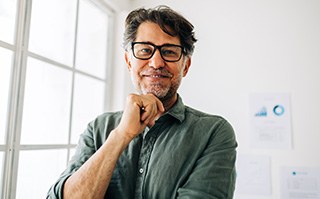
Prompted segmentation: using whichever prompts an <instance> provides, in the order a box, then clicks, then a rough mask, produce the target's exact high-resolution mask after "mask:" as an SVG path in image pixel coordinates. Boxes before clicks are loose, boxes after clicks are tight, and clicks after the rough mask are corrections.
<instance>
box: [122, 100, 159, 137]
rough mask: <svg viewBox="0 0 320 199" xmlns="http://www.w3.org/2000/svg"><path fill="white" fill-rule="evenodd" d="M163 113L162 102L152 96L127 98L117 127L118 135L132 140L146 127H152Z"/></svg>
mask: <svg viewBox="0 0 320 199" xmlns="http://www.w3.org/2000/svg"><path fill="white" fill-rule="evenodd" d="M164 111H165V109H164V107H163V104H162V102H161V101H160V100H159V99H158V98H157V97H155V96H154V95H153V94H146V95H136V94H130V95H129V96H128V97H127V102H126V107H125V109H124V112H123V115H122V118H121V121H120V124H119V126H118V127H117V128H116V130H117V132H118V133H121V134H122V135H124V136H125V137H127V138H129V139H130V140H132V139H133V138H134V137H136V136H137V135H139V134H140V133H141V132H142V131H143V130H144V129H145V127H146V126H147V125H150V126H153V125H154V123H155V120H157V119H158V118H159V117H160V116H161V115H162V113H163V112H164Z"/></svg>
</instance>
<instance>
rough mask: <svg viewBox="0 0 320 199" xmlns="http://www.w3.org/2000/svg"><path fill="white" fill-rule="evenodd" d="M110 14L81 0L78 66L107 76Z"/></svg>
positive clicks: (83, 69) (98, 74) (89, 71)
mask: <svg viewBox="0 0 320 199" xmlns="http://www.w3.org/2000/svg"><path fill="white" fill-rule="evenodd" d="M107 25H108V16H107V15H106V13H103V12H102V11H101V10H100V9H99V8H97V7H96V6H94V5H92V4H91V3H90V2H87V1H80V10H79V23H78V39H77V51H76V53H77V56H76V68H77V69H80V70H82V71H85V72H87V73H90V74H92V75H95V76H97V77H101V78H104V77H105V71H106V70H105V69H106V56H107V36H108V35H107V28H108V26H107Z"/></svg>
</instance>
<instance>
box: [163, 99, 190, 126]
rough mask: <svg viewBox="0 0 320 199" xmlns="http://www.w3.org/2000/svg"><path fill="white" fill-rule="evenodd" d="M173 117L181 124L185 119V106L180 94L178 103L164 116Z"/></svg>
mask: <svg viewBox="0 0 320 199" xmlns="http://www.w3.org/2000/svg"><path fill="white" fill-rule="evenodd" d="M165 115H171V116H172V117H174V118H176V119H177V120H179V121H180V122H182V121H183V120H184V118H185V105H184V104H183V102H182V98H181V97H180V95H179V94H178V99H177V101H176V103H175V104H174V105H173V106H172V107H171V108H170V109H169V110H168V111H167V112H166V113H165V114H164V115H163V116H165Z"/></svg>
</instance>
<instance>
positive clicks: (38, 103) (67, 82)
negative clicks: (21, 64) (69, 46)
mask: <svg viewBox="0 0 320 199" xmlns="http://www.w3.org/2000/svg"><path fill="white" fill-rule="evenodd" d="M71 83H72V74H71V72H70V71H67V70H65V69H62V68H59V67H56V66H53V65H50V64H47V63H44V62H41V61H38V60H35V59H32V58H29V60H28V65H27V76H26V87H25V97H24V106H23V118H22V134H21V143H22V144H61V143H67V142H68V132H69V116H70V102H71Z"/></svg>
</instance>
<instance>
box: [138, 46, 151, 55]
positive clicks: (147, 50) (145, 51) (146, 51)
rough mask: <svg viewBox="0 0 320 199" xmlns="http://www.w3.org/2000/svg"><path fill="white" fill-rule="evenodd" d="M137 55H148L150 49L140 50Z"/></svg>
mask: <svg viewBox="0 0 320 199" xmlns="http://www.w3.org/2000/svg"><path fill="white" fill-rule="evenodd" d="M138 53H139V54H141V55H150V54H151V53H152V49H151V48H148V47H145V48H141V49H140V50H139V52H138Z"/></svg>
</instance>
